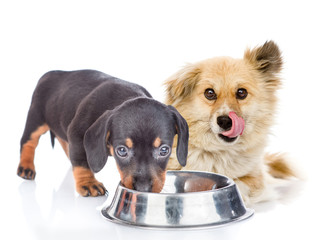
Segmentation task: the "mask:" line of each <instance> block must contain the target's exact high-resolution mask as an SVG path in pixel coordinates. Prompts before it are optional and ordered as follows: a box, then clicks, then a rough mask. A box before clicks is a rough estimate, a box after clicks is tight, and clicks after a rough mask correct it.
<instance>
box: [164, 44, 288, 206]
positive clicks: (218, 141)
mask: <svg viewBox="0 0 327 240" xmlns="http://www.w3.org/2000/svg"><path fill="white" fill-rule="evenodd" d="M281 68H282V57H281V53H280V51H279V48H278V46H277V45H276V44H275V43H274V42H272V41H269V42H266V43H265V44H264V45H262V46H260V47H256V48H254V49H252V50H251V49H247V50H246V51H245V53H244V57H243V59H233V58H230V57H216V58H212V59H207V60H204V61H201V62H198V63H195V64H189V65H187V66H185V67H184V68H183V69H181V70H180V71H178V72H177V73H175V74H174V75H173V76H171V77H170V78H169V79H168V80H167V81H166V82H165V86H166V90H167V99H166V103H167V104H171V105H173V106H174V107H176V108H177V110H178V111H179V112H180V113H181V114H182V116H183V117H184V118H185V119H186V121H187V122H188V124H189V130H190V139H189V154H188V160H187V165H186V166H185V167H184V168H182V169H183V170H201V171H211V172H216V173H220V174H223V175H226V176H228V177H230V178H232V179H234V181H235V182H236V183H237V185H238V187H239V189H240V191H241V194H242V196H243V199H244V200H245V202H246V203H247V204H252V203H256V202H260V201H265V200H269V199H272V198H273V197H274V191H273V189H272V188H270V187H269V185H270V184H269V183H270V182H273V181H274V179H275V178H287V177H289V176H293V175H294V173H293V171H292V169H291V168H290V166H288V164H287V162H286V161H285V159H284V157H283V155H279V154H270V155H267V154H266V155H265V154H264V148H265V146H266V142H267V135H268V133H269V128H270V126H271V125H272V123H273V119H274V114H275V108H276V101H277V98H276V90H277V89H278V88H279V87H280V83H281V82H280V78H279V72H280V70H281ZM206 89H213V90H214V91H215V93H216V95H217V99H215V100H208V99H207V98H206V97H205V96H204V92H205V90H206ZM238 89H246V90H247V92H248V95H247V97H246V98H245V99H243V100H241V99H237V97H236V92H237V90H238ZM230 111H234V112H235V113H236V114H237V115H238V116H241V117H242V118H243V119H244V121H245V129H244V132H243V135H241V136H238V137H237V139H236V140H235V141H233V142H226V141H224V140H223V139H222V138H221V137H219V133H221V132H222V131H223V130H222V129H220V127H219V126H218V124H217V117H218V116H222V115H227V116H228V113H229V112H230ZM175 150H176V149H175ZM171 156H172V157H171V160H170V162H169V166H168V167H169V169H181V167H180V165H179V164H178V161H177V159H176V158H175V157H174V156H175V154H172V155H171Z"/></svg>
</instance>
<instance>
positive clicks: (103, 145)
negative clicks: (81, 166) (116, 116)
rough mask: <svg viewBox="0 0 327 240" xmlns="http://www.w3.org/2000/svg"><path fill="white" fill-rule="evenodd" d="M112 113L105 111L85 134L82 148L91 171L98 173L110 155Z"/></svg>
mask: <svg viewBox="0 0 327 240" xmlns="http://www.w3.org/2000/svg"><path fill="white" fill-rule="evenodd" d="M112 113H113V111H110V110H107V111H105V112H104V113H103V114H102V115H101V116H100V117H99V118H98V119H97V120H96V121H95V122H94V123H93V124H92V125H91V126H90V127H89V128H88V129H87V131H86V132H85V135H84V148H85V152H86V157H87V162H88V164H89V167H90V168H91V170H92V171H93V172H95V173H97V172H99V171H100V170H101V169H102V168H103V167H104V165H105V164H106V162H107V158H108V156H109V155H110V151H109V149H108V145H107V144H108V141H109V137H110V129H111V122H112V121H111V119H112Z"/></svg>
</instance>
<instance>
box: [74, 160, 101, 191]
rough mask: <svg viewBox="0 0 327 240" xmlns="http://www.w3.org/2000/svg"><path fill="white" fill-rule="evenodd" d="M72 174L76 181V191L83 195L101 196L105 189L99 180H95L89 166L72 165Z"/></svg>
mask: <svg viewBox="0 0 327 240" xmlns="http://www.w3.org/2000/svg"><path fill="white" fill-rule="evenodd" d="M73 174H74V178H75V183H76V191H77V192H78V193H79V194H80V195H82V196H83V197H88V196H93V197H96V196H102V195H104V194H106V192H107V190H106V188H105V187H104V186H103V184H102V183H101V182H99V181H98V180H96V178H95V177H94V174H93V172H92V171H91V170H90V169H89V168H85V167H81V166H74V167H73Z"/></svg>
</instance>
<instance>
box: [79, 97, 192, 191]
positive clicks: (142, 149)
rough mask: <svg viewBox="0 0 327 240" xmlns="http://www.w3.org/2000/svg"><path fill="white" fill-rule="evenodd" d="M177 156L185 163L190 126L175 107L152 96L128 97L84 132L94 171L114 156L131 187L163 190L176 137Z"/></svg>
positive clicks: (125, 181) (140, 189) (182, 163)
mask: <svg viewBox="0 0 327 240" xmlns="http://www.w3.org/2000/svg"><path fill="white" fill-rule="evenodd" d="M176 134H178V144H177V158H178V161H179V162H180V164H181V165H182V166H185V165H186V158H187V148H188V125H187V123H186V121H185V119H184V118H182V116H181V115H180V114H179V113H178V112H177V110H176V109H175V108H174V107H171V106H166V105H164V104H161V103H159V102H157V101H155V100H153V99H149V98H137V99H133V100H129V101H127V102H125V103H124V104H122V105H121V106H119V107H117V108H115V109H114V110H111V111H106V112H105V113H104V114H103V115H102V116H101V117H100V118H99V119H98V120H97V121H96V122H95V123H94V124H93V125H92V126H91V127H90V128H89V129H88V130H87V131H86V133H85V136H84V147H85V150H86V155H87V160H88V164H89V166H90V168H91V170H92V171H94V172H98V171H100V170H101V169H102V168H103V166H104V165H105V163H106V161H107V157H108V156H109V155H110V156H113V157H114V158H115V160H116V163H117V167H118V170H119V173H120V176H121V182H122V184H123V185H124V186H125V187H127V188H130V189H135V190H138V191H146V192H160V191H161V189H162V187H163V185H164V182H165V176H166V166H167V163H168V159H169V156H170V154H171V150H172V145H173V139H174V136H175V135H176Z"/></svg>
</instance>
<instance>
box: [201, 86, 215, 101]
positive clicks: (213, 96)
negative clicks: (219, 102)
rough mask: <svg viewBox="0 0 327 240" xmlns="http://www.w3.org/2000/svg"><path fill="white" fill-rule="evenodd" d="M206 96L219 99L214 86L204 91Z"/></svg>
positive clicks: (210, 98) (209, 98)
mask: <svg viewBox="0 0 327 240" xmlns="http://www.w3.org/2000/svg"><path fill="white" fill-rule="evenodd" d="M204 96H205V97H206V98H207V99H208V100H216V99H217V94H216V93H215V91H214V90H213V89H212V88H207V89H206V90H205V91H204Z"/></svg>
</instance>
